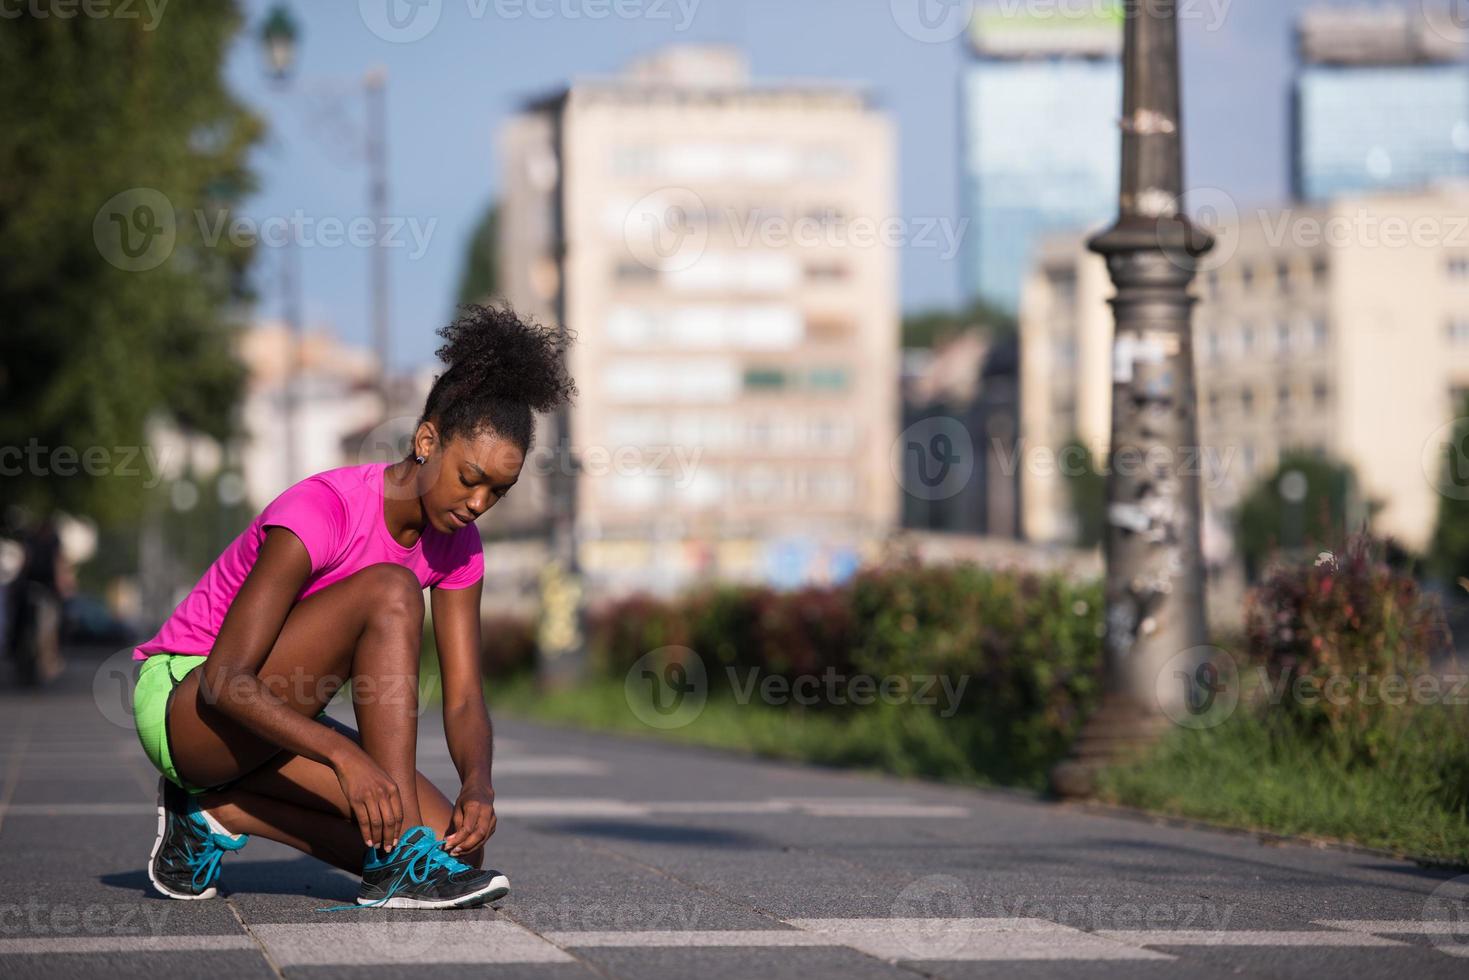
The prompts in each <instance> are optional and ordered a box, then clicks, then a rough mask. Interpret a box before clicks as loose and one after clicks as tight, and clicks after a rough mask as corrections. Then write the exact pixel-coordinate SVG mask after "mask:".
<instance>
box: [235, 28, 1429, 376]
mask: <svg viewBox="0 0 1469 980" xmlns="http://www.w3.org/2000/svg"><path fill="white" fill-rule="evenodd" d="M386 2H387V0H293V2H292V3H291V4H290V7H291V9H292V12H293V14H294V15H295V17H296V19H297V21H298V22H299V24H300V28H301V39H300V50H299V56H298V67H297V71H296V76H295V79H294V81H293V82H292V83H291V85H290V86H288V87H285V88H279V87H277V86H275V85H273V84H272V83H271V82H270V81H269V80H268V79H267V77H266V73H265V65H264V59H263V58H262V56H261V53H260V45H259V42H258V30H259V26H260V23H261V21H262V20H263V19H264V17H265V14H266V12H267V11H268V9H269V8H270V6H271V5H272V4H271V0H247V2H246V3H244V5H243V7H244V10H245V12H246V15H247V16H248V17H249V24H248V26H247V28H246V30H245V32H243V33H242V34H241V36H240V38H239V39H238V40H237V43H236V45H235V48H234V50H233V51H232V53H231V57H230V61H229V64H228V67H227V73H228V78H229V81H230V84H231V86H232V87H233V88H234V90H235V91H236V92H237V93H238V94H239V95H240V96H241V98H243V99H244V100H245V101H246V102H248V103H249V104H251V105H252V106H254V107H255V108H256V109H257V111H259V112H260V113H261V114H262V115H263V116H264V117H265V118H266V119H267V120H268V122H269V124H270V134H269V136H268V138H267V140H266V142H265V144H264V145H263V146H262V147H261V148H260V150H259V151H258V153H257V156H256V160H255V166H256V170H257V172H258V174H259V177H260V182H261V190H260V193H259V194H257V195H256V196H255V197H254V198H253V199H252V200H251V201H250V202H249V205H248V207H247V208H246V211H247V213H248V214H250V215H252V216H254V217H256V218H258V219H263V218H266V217H270V216H290V215H293V214H295V213H297V212H298V211H300V212H302V213H303V214H304V216H305V217H306V218H307V219H308V220H313V221H319V220H321V219H323V218H334V219H337V220H340V221H342V222H350V221H351V220H352V219H353V218H360V217H361V216H363V215H364V214H365V213H366V203H365V202H366V194H367V173H366V168H365V166H364V165H363V163H362V161H361V158H360V157H361V154H360V152H358V151H357V150H356V148H355V144H354V140H355V139H356V136H355V133H357V132H360V128H361V125H362V112H361V104H362V102H361V98H360V96H359V95H358V90H357V88H356V84H355V83H356V80H358V79H360V78H361V77H362V76H363V74H364V73H365V72H366V71H367V70H368V69H370V68H371V67H373V66H381V67H382V68H384V69H386V71H387V75H388V89H387V91H388V101H387V116H388V131H389V134H388V135H389V175H390V183H391V189H390V203H389V209H388V211H389V214H390V215H391V216H394V217H396V218H399V219H401V221H402V233H401V239H402V241H403V242H404V246H403V247H401V248H396V249H392V250H390V252H389V264H390V270H391V272H390V275H391V282H392V287H391V288H392V326H393V349H394V354H393V363H394V365H395V366H397V367H407V366H416V365H421V364H427V363H430V362H432V360H433V348H434V343H435V340H434V337H433V331H434V330H435V329H436V328H437V327H438V326H439V325H441V324H442V323H443V322H445V320H446V319H447V318H448V317H449V316H450V315H451V314H452V310H453V295H454V288H455V285H456V283H457V281H458V277H459V273H460V267H461V264H462V261H463V253H464V249H465V243H466V241H467V239H468V236H469V234H470V232H471V230H472V229H473V226H474V223H475V222H476V220H477V219H478V217H479V216H480V214H481V212H482V210H483V209H484V207H485V206H486V204H487V203H488V202H489V201H490V200H491V199H492V197H493V196H494V193H495V189H496V184H497V181H498V176H499V161H498V159H497V153H496V143H495V135H496V132H497V130H498V129H499V127H500V125H501V123H502V122H503V120H504V119H505V118H506V116H507V115H508V114H511V113H513V112H514V111H515V109H516V107H517V106H518V105H519V104H520V102H521V101H522V100H523V99H524V98H525V97H526V96H528V95H533V94H538V93H542V92H545V91H548V90H550V89H553V88H555V87H557V86H558V85H560V84H562V83H564V82H565V80H566V79H568V78H569V77H570V76H572V75H584V74H609V73H613V72H615V71H617V70H618V69H620V68H621V67H622V66H623V65H624V64H625V63H626V62H628V61H629V60H630V59H632V58H634V57H637V56H639V55H641V54H645V53H647V52H649V51H652V50H654V49H656V48H658V47H661V46H663V45H666V44H672V43H707V42H718V43H732V44H735V45H738V46H739V47H741V48H742V49H744V50H745V51H746V52H747V55H748V57H749V60H750V64H751V69H752V71H753V73H754V74H755V75H756V76H757V77H807V78H813V77H814V78H830V79H841V80H847V81H852V82H856V83H859V84H861V85H863V86H865V87H866V88H868V89H869V91H870V92H871V93H872V95H873V97H874V99H875V101H876V103H877V105H878V106H879V107H881V108H882V109H884V110H885V111H887V112H888V113H890V114H891V116H892V117H893V119H894V120H895V122H896V129H897V133H898V142H899V145H898V168H899V186H898V192H899V202H898V207H899V209H900V213H901V215H902V216H903V217H904V218H907V219H910V220H918V219H925V218H930V219H931V218H953V217H956V216H957V211H958V176H957V166H956V164H957V160H956V155H957V145H958V144H957V135H958V134H957V131H956V125H957V119H958V108H957V104H956V98H957V91H958V74H959V71H960V68H961V67H962V65H963V63H964V59H965V49H964V47H963V45H962V42H961V41H958V40H954V41H949V42H947V43H925V42H922V41H919V40H915V39H914V38H913V37H911V36H910V35H909V34H908V33H905V32H904V31H903V30H901V29H900V28H899V26H898V22H897V19H895V16H894V10H893V7H894V5H895V4H897V5H901V4H902V3H905V2H908V0H420V2H422V3H426V4H428V5H429V6H427V7H425V8H424V11H427V12H430V13H431V12H433V11H435V10H436V11H437V15H438V16H437V21H436V22H435V21H433V19H432V17H424V16H423V14H422V13H421V14H420V19H419V20H417V21H412V22H410V26H409V28H408V31H409V32H410V33H411V32H412V31H413V29H414V28H415V27H421V26H422V25H424V24H427V23H430V22H432V23H433V29H432V30H431V31H429V32H428V33H427V34H426V35H425V36H423V37H421V38H418V39H416V40H411V41H406V42H401V43H395V42H392V41H389V40H385V39H384V38H383V37H381V36H379V33H383V34H388V35H389V36H398V37H402V36H403V35H402V34H397V35H394V33H393V31H392V30H391V29H390V28H389V27H388V26H386V24H385V22H384V21H382V17H383V10H384V7H385V3H386ZM392 2H395V3H398V4H400V5H401V6H400V7H399V9H400V11H406V10H407V9H408V8H407V6H406V3H407V0H392ZM915 2H916V0H915ZM932 2H934V3H940V2H945V0H932ZM947 2H951V3H960V4H962V3H964V2H967V0H947ZM1008 2H1011V3H1017V2H1022V0H1008ZM1032 2H1037V3H1038V2H1043V0H1032ZM1049 2H1053V3H1054V2H1058V0H1049ZM1059 2H1060V3H1062V4H1063V5H1064V4H1066V3H1068V2H1069V3H1073V4H1074V3H1077V2H1079V0H1059ZM1398 2H1400V3H1411V4H1416V3H1417V2H1418V0H1398ZM1179 3H1180V5H1181V6H1180V9H1181V10H1185V11H1190V12H1191V13H1192V14H1193V16H1189V17H1185V18H1184V19H1183V20H1182V21H1181V24H1182V35H1183V58H1184V112H1185V117H1186V128H1185V138H1186V140H1187V152H1188V158H1187V164H1186V166H1187V183H1188V185H1189V186H1190V187H1195V188H1219V189H1222V190H1224V191H1225V192H1227V193H1228V194H1229V195H1230V196H1231V197H1232V198H1234V199H1235V200H1236V201H1239V202H1241V203H1246V204H1269V203H1272V202H1275V201H1279V200H1281V199H1283V198H1284V196H1285V194H1286V188H1287V159H1286V153H1287V146H1288V137H1287V121H1288V113H1287V95H1288V91H1289V82H1290V73H1291V66H1292V34H1291V25H1292V22H1293V20H1294V17H1295V15H1296V14H1297V12H1298V11H1300V10H1301V9H1304V8H1305V7H1307V6H1318V5H1321V4H1320V0H1179ZM609 8H610V9H611V10H613V11H616V10H621V11H623V12H625V13H630V14H636V16H616V15H612V16H605V15H604V16H595V15H596V14H598V13H600V12H602V11H605V10H608V9H609ZM370 24H371V25H373V26H376V27H378V29H379V33H374V31H373V30H372V29H371V27H370V26H369V25H370ZM332 105H337V106H338V107H337V108H336V109H328V108H324V107H329V106H332ZM415 231H416V232H417V235H418V236H419V237H418V239H417V242H422V243H423V245H422V247H420V245H419V244H417V242H416V241H415V237H414V232H415ZM323 237H324V236H323ZM368 263H369V256H368V254H367V252H366V250H365V249H363V248H354V247H350V246H345V245H344V246H338V247H329V246H326V245H322V244H318V245H316V246H315V247H312V248H308V249H305V250H303V253H302V270H303V293H304V299H305V308H306V313H307V319H308V322H309V323H311V324H312V325H317V324H322V325H328V326H330V327H331V328H332V329H334V330H335V331H336V332H337V333H338V334H339V335H340V336H342V337H343V338H345V339H347V340H349V341H352V342H357V343H364V344H365V343H367V342H368V338H369V336H370V326H369V323H370V319H369V294H368V278H367V274H368ZM281 264H282V263H281V258H280V255H279V253H278V251H277V250H275V249H270V248H266V249H262V250H261V256H260V262H259V266H258V276H257V278H258V285H259V288H260V290H261V298H262V301H261V307H260V312H261V313H262V314H263V315H266V316H274V315H278V313H279V311H280V304H279V302H278V296H279V285H278V275H279V269H280V266H281ZM959 272H960V270H959V268H958V267H957V264H956V262H955V261H952V260H945V259H944V258H942V257H941V255H940V253H939V250H935V249H914V250H911V251H909V252H906V253H904V254H903V257H902V266H901V286H902V293H901V296H902V303H903V307H904V309H905V310H914V309H919V308H924V307H929V306H948V305H954V304H957V303H958V302H959V299H960V294H959V280H960V274H959Z"/></svg>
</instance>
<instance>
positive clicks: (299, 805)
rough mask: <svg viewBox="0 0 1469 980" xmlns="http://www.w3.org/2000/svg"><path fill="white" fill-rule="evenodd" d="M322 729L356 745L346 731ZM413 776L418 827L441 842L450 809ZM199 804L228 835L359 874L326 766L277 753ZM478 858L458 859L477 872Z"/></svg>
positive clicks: (358, 841) (349, 828)
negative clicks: (256, 839) (262, 840)
mask: <svg viewBox="0 0 1469 980" xmlns="http://www.w3.org/2000/svg"><path fill="white" fill-rule="evenodd" d="M327 723H328V724H330V725H332V726H333V727H334V728H336V729H337V730H338V731H340V732H342V734H344V735H346V736H348V737H349V738H352V739H354V740H355V739H357V733H356V732H355V731H353V730H352V729H351V728H348V727H347V726H346V725H341V724H338V723H337V722H334V721H331V720H328V722H327ZM416 776H417V783H418V800H419V806H420V807H421V809H422V811H423V822H424V823H425V824H427V825H428V826H429V827H432V828H433V831H434V833H435V834H437V835H438V836H439V837H443V836H444V834H445V832H446V831H447V830H448V827H449V820H450V819H451V818H452V817H453V814H454V808H453V804H451V803H450V802H449V799H448V798H447V797H446V796H444V794H443V793H441V792H440V791H439V788H438V787H437V786H435V785H434V784H433V783H432V782H430V781H429V779H428V777H427V776H425V775H423V773H417V774H416ZM200 804H201V805H202V806H203V807H204V808H205V809H207V810H209V812H210V813H211V814H212V815H213V816H214V817H215V819H217V820H219V822H220V823H221V824H223V825H224V827H225V829H226V830H229V831H230V832H231V833H236V834H252V835H258V836H260V837H266V838H269V839H270V840H274V841H280V842H281V843H282V844H288V845H290V846H291V847H294V848H296V849H297V850H301V851H305V852H306V853H308V854H311V855H313V856H316V857H320V858H321V859H322V860H324V861H328V862H330V863H332V864H334V865H336V866H337V867H339V868H342V869H343V870H345V871H351V872H352V873H354V874H356V873H359V872H361V870H362V857H363V852H362V835H361V834H360V833H359V832H358V830H357V829H356V826H355V825H354V824H353V823H352V811H351V808H350V807H349V806H348V805H347V799H346V797H344V796H343V795H342V787H341V784H340V783H338V782H337V776H336V773H334V772H333V771H332V770H331V768H330V767H329V766H324V765H322V764H321V763H319V762H317V761H315V760H314V759H307V758H305V757H304V756H299V755H292V754H289V753H281V754H280V755H279V756H277V757H276V758H274V759H272V760H271V761H270V762H268V763H266V764H265V765H263V766H261V767H260V768H259V769H256V770H255V771H254V772H251V773H248V774H246V775H245V776H243V777H241V778H240V779H239V780H238V781H237V782H235V783H234V784H232V785H231V786H230V787H229V788H228V789H226V790H224V791H222V792H219V793H207V794H205V795H204V796H203V797H202V798H201V799H200ZM303 845H304V846H303ZM483 857H484V851H483V849H480V850H476V851H474V852H472V853H467V854H462V855H460V856H459V859H460V860H462V861H463V862H464V863H466V864H468V865H470V866H471V867H475V868H478V867H479V866H480V864H481V862H482V860H483Z"/></svg>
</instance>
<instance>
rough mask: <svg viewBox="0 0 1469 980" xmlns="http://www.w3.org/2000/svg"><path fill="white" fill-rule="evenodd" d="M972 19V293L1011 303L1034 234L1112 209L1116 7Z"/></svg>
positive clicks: (964, 123) (965, 83)
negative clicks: (1084, 14) (1079, 13)
mask: <svg viewBox="0 0 1469 980" xmlns="http://www.w3.org/2000/svg"><path fill="white" fill-rule="evenodd" d="M1057 17H1060V14H1055V15H1053V17H1052V18H1038V17H1036V16H1034V15H1033V16H1032V17H1031V18H1029V19H1023V18H1020V17H1017V16H1015V15H1003V16H1002V15H1000V14H998V13H996V14H994V15H992V16H989V17H985V16H982V15H981V16H976V17H975V19H974V21H973V24H974V30H973V33H972V36H971V43H972V45H973V50H974V58H973V60H972V61H971V62H970V63H969V64H968V65H967V66H966V67H965V68H964V69H963V75H962V79H961V92H960V106H961V110H960V111H961V113H962V118H961V122H960V131H961V140H962V153H963V157H962V161H961V167H960V173H961V177H960V179H961V181H962V187H961V199H962V202H963V208H964V213H965V216H966V217H967V218H968V221H969V224H968V226H967V227H966V229H965V233H964V236H965V237H964V242H965V250H964V253H963V261H964V288H965V292H966V293H967V294H968V295H969V296H970V297H971V298H978V299H983V300H986V301H987V302H989V303H991V304H992V305H994V306H997V307H999V308H1001V309H1003V310H1007V311H1009V312H1012V313H1013V312H1016V310H1017V307H1018V306H1019V300H1020V288H1021V284H1022V282H1023V280H1024V277H1025V274H1026V271H1027V270H1028V269H1029V267H1030V264H1031V258H1032V250H1033V246H1034V245H1035V243H1036V242H1037V241H1038V240H1039V239H1041V238H1043V237H1044V236H1046V235H1048V234H1050V233H1053V232H1057V231H1062V230H1072V229H1075V230H1080V229H1084V228H1088V227H1094V226H1096V227H1099V226H1101V225H1103V224H1105V223H1106V222H1107V221H1108V220H1110V219H1111V218H1112V217H1114V216H1115V214H1116V210H1117V187H1118V168H1119V163H1118V159H1119V146H1120V137H1119V133H1118V129H1117V119H1118V117H1119V116H1120V115H1121V112H1122V71H1121V64H1120V61H1119V54H1120V49H1121V43H1122V28H1121V18H1120V14H1118V15H1116V16H1113V15H1112V14H1110V13H1109V14H1106V15H1103V16H1096V15H1093V16H1091V17H1090V18H1088V20H1086V21H1085V22H1082V21H1078V20H1076V19H1075V18H1070V17H1067V18H1066V19H1065V23H1064V24H1062V23H1058V22H1057V21H1056V19H1055V18H1057Z"/></svg>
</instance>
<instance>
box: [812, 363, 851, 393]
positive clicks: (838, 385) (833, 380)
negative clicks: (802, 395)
mask: <svg viewBox="0 0 1469 980" xmlns="http://www.w3.org/2000/svg"><path fill="white" fill-rule="evenodd" d="M806 381H807V383H808V384H810V386H811V387H812V389H813V390H815V391H845V390H846V389H847V369H846V368H839V367H827V368H812V369H811V371H810V373H808V374H807V375H806Z"/></svg>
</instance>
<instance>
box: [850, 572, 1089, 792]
mask: <svg viewBox="0 0 1469 980" xmlns="http://www.w3.org/2000/svg"><path fill="white" fill-rule="evenodd" d="M852 605H853V610H854V618H855V620H856V622H857V631H858V635H859V636H860V637H861V638H862V642H861V646H860V647H859V648H858V651H857V655H856V658H855V659H856V662H857V664H858V666H859V668H860V669H861V670H863V671H865V672H867V673H872V674H876V675H889V674H924V673H937V674H942V675H948V676H951V677H956V678H957V677H962V676H968V677H969V683H968V687H967V689H966V691H965V696H964V698H963V700H962V701H961V702H960V710H959V712H958V714H959V715H960V716H964V717H972V718H974V719H976V720H978V721H979V722H980V724H978V725H977V726H975V727H973V728H971V729H968V730H969V731H971V732H972V733H973V735H972V738H971V744H970V746H969V747H968V748H969V753H970V756H971V758H974V759H977V760H983V761H982V763H981V765H982V769H983V771H986V772H988V773H989V774H990V775H992V776H993V777H995V778H997V779H1001V780H1004V781H1012V780H1017V779H1028V774H1032V773H1042V772H1044V771H1045V770H1046V769H1047V768H1048V767H1049V766H1050V765H1051V764H1052V763H1053V762H1055V761H1057V760H1058V759H1060V758H1061V757H1062V756H1063V755H1064V754H1065V752H1066V749H1067V747H1068V746H1069V745H1070V743H1071V740H1072V738H1073V737H1074V736H1075V735H1076V732H1077V730H1078V729H1079V728H1080V726H1081V722H1082V721H1083V720H1084V719H1085V717H1086V716H1087V714H1088V713H1089V712H1090V711H1091V710H1092V708H1093V707H1095V705H1096V703H1097V701H1098V699H1099V697H1100V692H1101V676H1100V671H1101V640H1100V638H1099V632H1100V625H1101V621H1102V591H1101V587H1100V584H1099V583H1089V584H1085V585H1076V584H1072V583H1070V582H1068V581H1066V580H1065V579H1063V578H1061V577H1059V576H1053V575H1034V574H1028V573H1023V572H1009V571H993V570H988V569H984V568H980V567H978V566H974V565H958V566H952V567H922V566H919V565H916V564H911V565H905V566H901V567H897V568H888V569H884V570H880V571H874V572H869V573H864V574H862V575H860V576H858V578H857V579H856V581H855V582H854V584H853V587H852Z"/></svg>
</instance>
